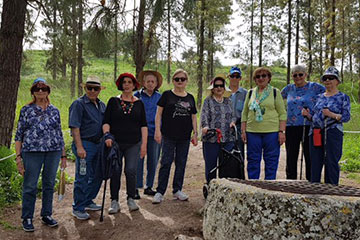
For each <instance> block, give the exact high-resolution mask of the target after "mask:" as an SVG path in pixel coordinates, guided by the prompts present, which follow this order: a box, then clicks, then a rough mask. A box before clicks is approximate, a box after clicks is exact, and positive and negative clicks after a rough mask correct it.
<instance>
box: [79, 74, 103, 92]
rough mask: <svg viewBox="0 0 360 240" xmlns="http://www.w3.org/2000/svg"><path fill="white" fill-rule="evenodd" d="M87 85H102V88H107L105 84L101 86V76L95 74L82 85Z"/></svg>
mask: <svg viewBox="0 0 360 240" xmlns="http://www.w3.org/2000/svg"><path fill="white" fill-rule="evenodd" d="M86 85H94V86H99V87H101V89H105V87H104V86H101V81H100V78H99V77H98V76H95V75H90V76H88V77H87V79H86V81H85V84H84V83H82V84H81V86H82V87H85V86H86Z"/></svg>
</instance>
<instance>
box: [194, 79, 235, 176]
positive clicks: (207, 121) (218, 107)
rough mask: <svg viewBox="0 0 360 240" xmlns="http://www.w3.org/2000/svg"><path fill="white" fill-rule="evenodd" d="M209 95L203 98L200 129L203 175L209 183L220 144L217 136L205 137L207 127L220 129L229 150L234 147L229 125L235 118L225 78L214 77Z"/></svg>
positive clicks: (233, 123) (209, 88) (225, 146)
mask: <svg viewBox="0 0 360 240" xmlns="http://www.w3.org/2000/svg"><path fill="white" fill-rule="evenodd" d="M208 90H210V95H209V96H208V97H206V98H205V100H204V104H203V107H202V110H201V129H202V140H203V141H202V142H203V156H204V159H205V177H206V182H207V183H209V182H210V181H211V179H213V178H216V172H213V173H211V174H210V171H211V169H213V168H215V167H216V162H217V159H218V156H219V151H220V144H219V143H217V136H216V135H214V136H213V137H211V138H207V137H206V134H207V132H208V130H209V129H215V128H217V129H220V130H221V133H222V135H223V139H222V140H223V142H224V148H225V149H226V150H228V151H231V149H233V147H234V141H235V138H234V136H233V134H231V126H235V122H236V118H235V115H234V112H233V107H232V104H231V100H230V98H229V96H230V95H231V90H230V89H228V88H227V86H226V85H225V78H223V77H221V76H217V77H215V78H214V79H213V80H212V81H211V83H210V86H209V87H208Z"/></svg>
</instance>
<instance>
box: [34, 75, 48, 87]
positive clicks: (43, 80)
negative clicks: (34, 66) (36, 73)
mask: <svg viewBox="0 0 360 240" xmlns="http://www.w3.org/2000/svg"><path fill="white" fill-rule="evenodd" d="M38 82H43V83H44V84H47V83H46V80H45V79H43V78H41V77H39V78H37V79H35V80H34V82H33V85H34V84H37V83H38Z"/></svg>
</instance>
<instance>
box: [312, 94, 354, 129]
mask: <svg viewBox="0 0 360 240" xmlns="http://www.w3.org/2000/svg"><path fill="white" fill-rule="evenodd" d="M324 108H328V109H329V111H331V112H333V113H336V114H341V119H340V121H339V122H336V120H335V119H332V118H330V119H328V120H327V125H328V126H329V128H330V129H331V128H335V127H336V128H338V129H339V130H340V131H343V124H342V123H343V122H348V121H349V120H350V98H349V96H348V95H346V94H345V93H342V92H338V93H337V94H335V95H333V96H330V97H326V96H325V95H324V94H320V95H319V98H318V100H317V101H316V104H315V106H314V108H313V110H312V111H310V114H311V115H312V128H314V127H317V128H324V126H325V118H324V115H323V113H322V110H323V109H324ZM311 132H312V131H311ZM311 132H310V134H311Z"/></svg>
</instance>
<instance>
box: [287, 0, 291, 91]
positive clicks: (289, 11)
mask: <svg viewBox="0 0 360 240" xmlns="http://www.w3.org/2000/svg"><path fill="white" fill-rule="evenodd" d="M287 55H288V56H287V74H286V82H287V84H290V67H291V0H289V1H288V54H287Z"/></svg>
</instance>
